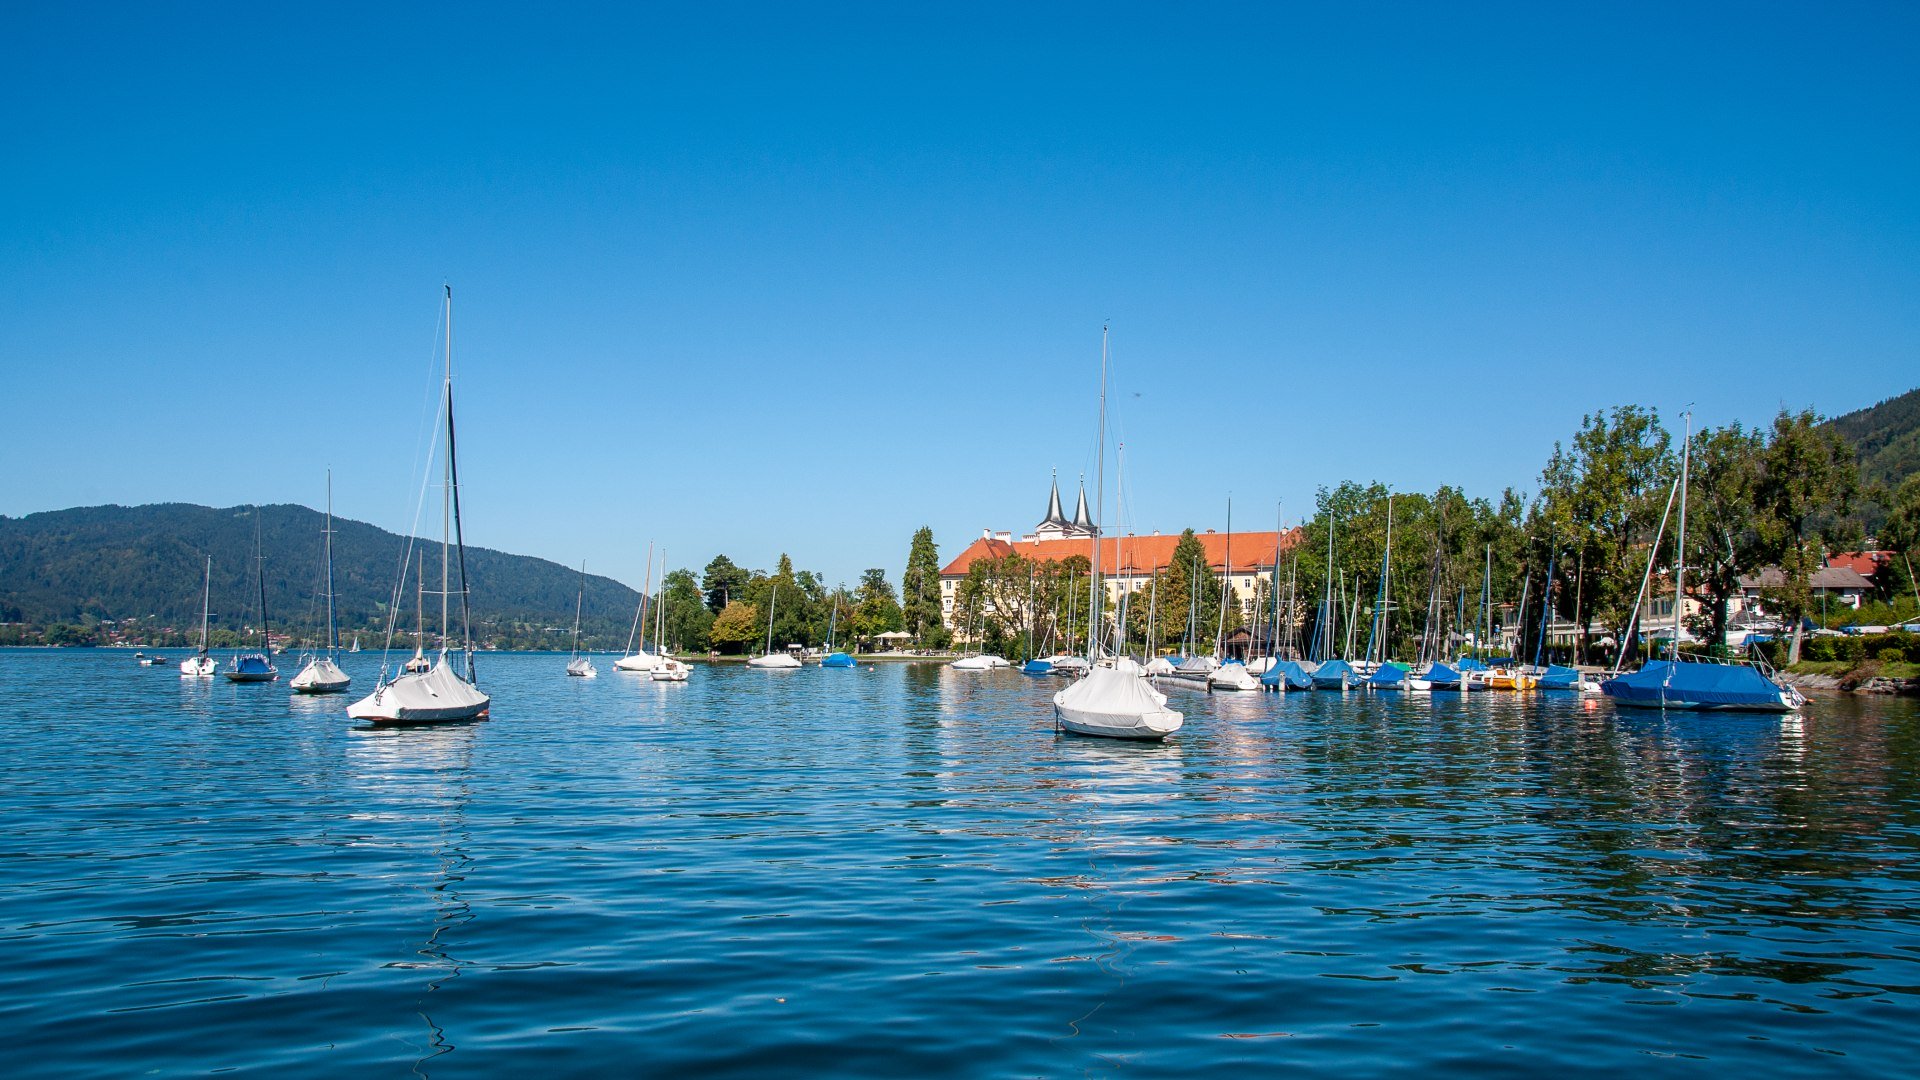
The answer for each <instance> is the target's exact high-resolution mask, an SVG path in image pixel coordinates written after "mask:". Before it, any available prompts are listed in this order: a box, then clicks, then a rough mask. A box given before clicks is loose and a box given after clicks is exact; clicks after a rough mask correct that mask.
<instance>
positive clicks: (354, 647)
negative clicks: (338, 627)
mask: <svg viewBox="0 0 1920 1080" xmlns="http://www.w3.org/2000/svg"><path fill="white" fill-rule="evenodd" d="M347 651H348V652H359V651H360V635H359V634H355V635H353V644H351V645H349V646H347Z"/></svg>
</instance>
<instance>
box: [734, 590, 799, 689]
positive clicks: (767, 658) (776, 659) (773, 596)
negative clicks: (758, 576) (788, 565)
mask: <svg viewBox="0 0 1920 1080" xmlns="http://www.w3.org/2000/svg"><path fill="white" fill-rule="evenodd" d="M779 606H780V583H779V582H778V581H777V580H776V581H775V582H774V583H773V587H772V590H771V591H770V592H768V594H767V651H766V652H764V653H762V654H760V655H759V656H756V657H754V658H753V659H751V660H749V661H747V666H748V667H757V668H768V669H772V670H775V671H779V670H786V669H790V668H797V667H799V666H800V661H799V659H798V658H796V657H795V656H794V655H793V654H792V653H787V652H774V651H773V613H774V611H775V610H776V609H777V608H778V607H779Z"/></svg>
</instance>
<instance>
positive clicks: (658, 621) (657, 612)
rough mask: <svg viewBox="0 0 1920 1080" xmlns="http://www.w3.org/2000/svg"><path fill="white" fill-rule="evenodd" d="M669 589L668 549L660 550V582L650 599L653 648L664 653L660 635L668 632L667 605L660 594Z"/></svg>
mask: <svg viewBox="0 0 1920 1080" xmlns="http://www.w3.org/2000/svg"><path fill="white" fill-rule="evenodd" d="M666 587H667V549H666V548H661V549H660V581H659V582H658V583H657V584H656V585H655V586H654V590H653V593H652V594H651V595H650V596H649V597H648V598H649V599H651V600H652V601H653V647H654V648H655V649H657V650H659V651H660V652H662V653H665V652H666V649H665V648H664V647H663V646H662V645H661V644H660V635H662V634H664V633H666V631H667V605H666V604H665V603H664V602H663V601H661V600H660V599H659V594H660V592H661V591H662V590H664V589H665V588H666Z"/></svg>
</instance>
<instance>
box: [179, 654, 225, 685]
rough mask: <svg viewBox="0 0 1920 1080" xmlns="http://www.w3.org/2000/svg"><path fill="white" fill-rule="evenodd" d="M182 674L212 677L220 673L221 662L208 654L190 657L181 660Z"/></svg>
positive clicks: (195, 676) (203, 677)
mask: <svg viewBox="0 0 1920 1080" xmlns="http://www.w3.org/2000/svg"><path fill="white" fill-rule="evenodd" d="M180 674H182V675H191V676H193V677H194V678H199V679H211V678H213V677H214V676H215V675H218V674H220V662H219V661H218V660H215V659H214V658H213V657H211V656H206V655H201V656H194V657H189V658H188V659H185V660H182V661H180Z"/></svg>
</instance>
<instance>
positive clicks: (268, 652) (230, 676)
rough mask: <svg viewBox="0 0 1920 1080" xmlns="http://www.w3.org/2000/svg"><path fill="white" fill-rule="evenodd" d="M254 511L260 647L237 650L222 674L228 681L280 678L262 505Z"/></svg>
mask: <svg viewBox="0 0 1920 1080" xmlns="http://www.w3.org/2000/svg"><path fill="white" fill-rule="evenodd" d="M253 513H254V518H253V558H254V562H255V563H256V564H257V565H258V567H259V569H258V573H257V575H256V576H257V577H258V579H259V583H260V651H259V652H257V653H235V654H234V655H233V659H232V660H230V661H228V662H227V667H226V670H225V671H222V672H221V674H223V675H225V676H226V677H227V681H229V682H237V683H270V682H273V681H275V680H276V679H278V678H280V669H279V668H277V667H274V666H273V634H272V633H271V632H270V631H269V630H268V629H267V557H266V555H265V554H264V552H263V551H262V549H261V547H260V508H259V507H257V506H256V507H254V510H253Z"/></svg>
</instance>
